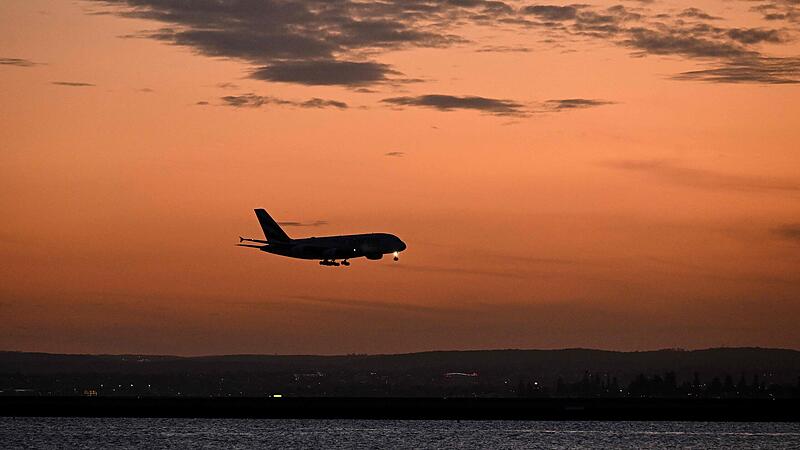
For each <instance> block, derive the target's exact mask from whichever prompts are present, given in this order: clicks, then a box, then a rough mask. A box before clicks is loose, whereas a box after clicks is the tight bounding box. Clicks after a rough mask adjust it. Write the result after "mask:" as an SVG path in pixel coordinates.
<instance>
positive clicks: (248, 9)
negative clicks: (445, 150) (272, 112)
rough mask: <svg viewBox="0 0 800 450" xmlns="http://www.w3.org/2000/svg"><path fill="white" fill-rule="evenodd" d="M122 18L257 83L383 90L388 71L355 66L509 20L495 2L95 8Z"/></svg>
mask: <svg viewBox="0 0 800 450" xmlns="http://www.w3.org/2000/svg"><path fill="white" fill-rule="evenodd" d="M95 2H96V3H99V4H103V5H106V6H108V7H109V8H110V11H112V12H114V13H115V14H117V15H120V16H124V17H136V18H143V19H148V20H154V21H158V22H161V23H163V24H165V26H164V27H162V28H161V29H158V30H155V31H151V32H143V33H139V34H138V35H137V36H139V37H147V38H150V39H156V40H160V41H164V42H169V43H171V44H175V45H181V46H186V47H190V48H192V49H194V50H195V51H197V52H198V53H200V54H203V55H207V56H214V57H225V58H235V59H239V60H243V61H246V62H248V63H251V64H254V65H256V66H257V67H258V68H257V69H256V70H255V72H254V73H253V76H254V77H255V78H257V79H261V80H267V81H283V82H291V83H300V84H313V85H333V84H343V85H358V84H371V83H376V82H382V81H384V80H385V79H386V76H387V75H388V74H389V73H391V70H390V68H389V66H388V65H386V64H381V63H378V62H372V61H367V62H356V61H360V60H362V59H363V56H364V54H366V53H370V54H376V53H381V52H385V51H388V50H394V49H399V48H405V47H412V46H416V47H444V46H448V45H452V44H455V43H462V42H465V40H464V39H463V38H461V37H459V36H457V35H455V34H453V33H452V32H450V31H449V29H450V28H453V25H450V24H453V23H456V22H458V21H459V20H462V19H463V20H472V21H474V22H479V21H481V22H485V21H487V20H490V19H492V18H496V17H500V16H503V15H508V14H510V13H513V8H511V7H510V6H508V5H506V4H505V3H503V2H500V1H496V0H447V1H444V0H443V1H430V0H403V1H399V0H390V1H355V0H337V1H328V0H260V1H255V0H195V1H191V2H188V1H175V0H95Z"/></svg>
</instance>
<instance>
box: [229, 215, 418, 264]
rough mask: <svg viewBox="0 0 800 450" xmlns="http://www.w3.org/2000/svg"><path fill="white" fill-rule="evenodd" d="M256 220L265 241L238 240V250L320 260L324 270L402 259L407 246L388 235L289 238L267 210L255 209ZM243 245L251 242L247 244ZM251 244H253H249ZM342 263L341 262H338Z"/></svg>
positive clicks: (242, 238) (241, 238)
mask: <svg viewBox="0 0 800 450" xmlns="http://www.w3.org/2000/svg"><path fill="white" fill-rule="evenodd" d="M255 212H256V217H257V218H258V223H259V224H260V225H261V229H262V230H263V231H264V237H265V238H266V240H262V239H250V238H244V237H241V236H239V243H238V244H236V245H237V246H239V247H251V248H257V249H259V250H261V251H262V252H267V253H272V254H275V255H280V256H288V257H289V258H298V259H319V260H320V262H319V264H320V265H321V266H339V265H342V266H349V265H350V261H349V260H350V259H353V258H360V257H362V256H363V257H365V258H367V259H372V260H377V259H381V258H383V255H388V254H390V253H391V254H392V256H393V257H394V260H395V261H397V260H398V259H400V257H399V255H400V252H402V251H403V250H405V249H406V244H405V243H404V242H403V241H401V240H400V238H398V237H397V236H395V235H393V234H387V233H369V234H350V235H341V236H325V237H310V238H303V239H292V238H290V237H289V236H288V235H287V234H286V233H285V232H284V231H283V230H282V229H281V227H280V225H278V223H277V222H275V220H273V219H272V217H270V215H269V214H267V211H266V210H264V209H256V210H255ZM243 242H248V243H247V244H244V243H243ZM250 242H252V244H251V243H250ZM337 259H340V260H341V261H342V262H341V263H338V262H336V260H337Z"/></svg>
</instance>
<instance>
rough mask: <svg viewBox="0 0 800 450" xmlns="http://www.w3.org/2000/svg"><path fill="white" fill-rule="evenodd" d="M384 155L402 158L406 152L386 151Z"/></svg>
mask: <svg viewBox="0 0 800 450" xmlns="http://www.w3.org/2000/svg"><path fill="white" fill-rule="evenodd" d="M383 156H391V157H395V158H401V157H403V156H406V153H405V152H386V153H384V154H383Z"/></svg>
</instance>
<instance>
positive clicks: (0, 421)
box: [0, 417, 800, 449]
mask: <svg viewBox="0 0 800 450" xmlns="http://www.w3.org/2000/svg"><path fill="white" fill-rule="evenodd" d="M0 447H2V448H8V449H11V448H52V447H58V448H126V447H139V448H148V449H151V448H152V449H156V448H176V447H180V448H243V449H251V448H265V447H278V448H326V449H327V448H380V449H384V448H440V447H445V448H493V449H494V448H546V449H551V448H636V449H640V448H698V449H707V448H769V449H780V448H787V449H788V448H793V449H797V448H800V424H798V423H727V422H544V421H542V422H538V421H537V422H525V421H463V420H462V421H438V420H380V421H378V420H265V419H136V418H122V419H116V418H41V417H34V418H9V417H0Z"/></svg>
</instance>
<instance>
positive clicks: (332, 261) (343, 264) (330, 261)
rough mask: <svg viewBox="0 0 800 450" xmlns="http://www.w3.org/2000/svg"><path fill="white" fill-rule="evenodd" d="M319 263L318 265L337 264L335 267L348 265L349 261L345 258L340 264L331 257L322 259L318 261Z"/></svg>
mask: <svg viewBox="0 0 800 450" xmlns="http://www.w3.org/2000/svg"><path fill="white" fill-rule="evenodd" d="M319 265H320V266H337V267H338V266H340V265H342V266H345V267H347V266H349V265H350V261H348V260H346V259H345V260H342V262H341V264H339V263H338V262H336V261H335V260H333V259H323V260H322V261H320V262H319Z"/></svg>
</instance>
